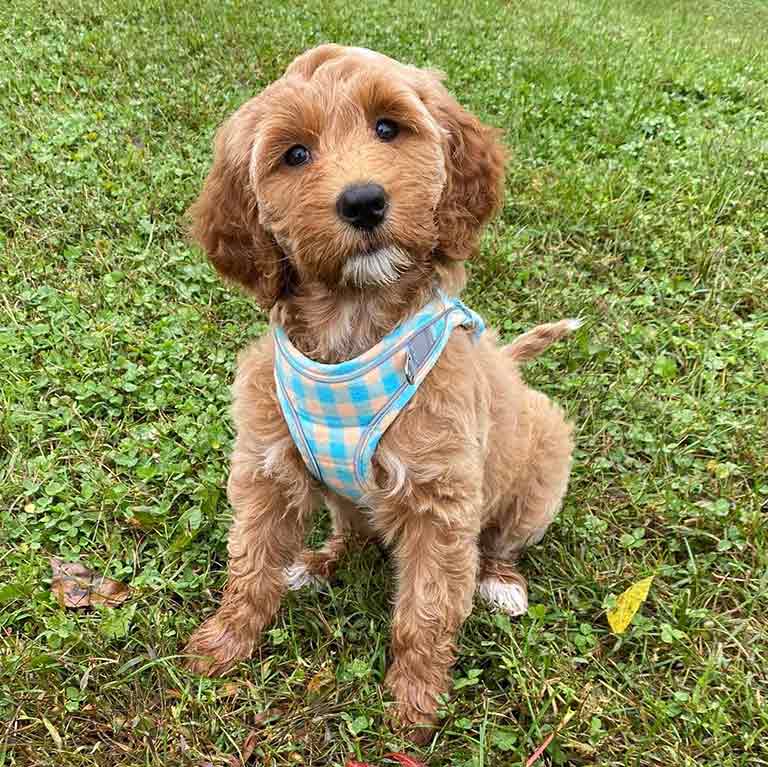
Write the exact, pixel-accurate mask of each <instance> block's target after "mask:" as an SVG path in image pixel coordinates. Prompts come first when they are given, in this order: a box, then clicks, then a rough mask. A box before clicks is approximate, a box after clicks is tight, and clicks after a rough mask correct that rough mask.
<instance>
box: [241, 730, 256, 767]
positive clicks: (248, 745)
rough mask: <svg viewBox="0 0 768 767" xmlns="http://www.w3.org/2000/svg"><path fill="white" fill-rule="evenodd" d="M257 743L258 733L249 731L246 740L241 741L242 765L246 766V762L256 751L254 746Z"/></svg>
mask: <svg viewBox="0 0 768 767" xmlns="http://www.w3.org/2000/svg"><path fill="white" fill-rule="evenodd" d="M258 742H259V733H258V732H256V730H251V731H250V732H249V733H248V735H247V737H246V739H245V740H244V741H243V747H242V748H241V749H240V751H242V754H243V764H246V763H247V762H248V760H249V759H250V758H251V757H252V756H253V752H254V751H255V750H256V745H257V744H258Z"/></svg>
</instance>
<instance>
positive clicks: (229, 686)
mask: <svg viewBox="0 0 768 767" xmlns="http://www.w3.org/2000/svg"><path fill="white" fill-rule="evenodd" d="M242 686H243V685H242V684H240V682H225V683H224V684H223V685H221V687H219V689H218V690H217V693H218V697H219V698H231V697H233V696H234V695H237V694H238V693H239V692H240V690H241V689H242Z"/></svg>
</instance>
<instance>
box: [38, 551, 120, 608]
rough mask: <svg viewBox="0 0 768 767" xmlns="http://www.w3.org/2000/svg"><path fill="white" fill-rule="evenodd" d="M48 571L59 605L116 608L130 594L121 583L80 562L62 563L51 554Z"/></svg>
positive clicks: (52, 589)
mask: <svg viewBox="0 0 768 767" xmlns="http://www.w3.org/2000/svg"><path fill="white" fill-rule="evenodd" d="M51 570H52V571H53V579H52V580H51V591H52V592H53V593H54V595H55V596H56V599H57V600H58V602H59V604H60V605H61V606H62V607H72V608H75V609H81V608H84V607H92V606H94V605H104V606H106V607H117V606H118V605H120V604H122V603H123V602H125V600H126V599H128V597H129V596H130V594H131V591H130V589H129V588H128V586H126V585H125V584H124V583H120V581H114V580H112V579H111V578H105V577H104V576H103V575H99V574H98V573H94V572H93V571H92V570H89V569H88V568H87V567H86V566H85V565H83V564H81V563H80V562H62V561H61V560H60V559H57V558H56V557H51Z"/></svg>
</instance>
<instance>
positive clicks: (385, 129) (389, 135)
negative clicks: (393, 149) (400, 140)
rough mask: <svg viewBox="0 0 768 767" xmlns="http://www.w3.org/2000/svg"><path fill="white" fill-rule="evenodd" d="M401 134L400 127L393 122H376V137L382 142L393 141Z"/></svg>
mask: <svg viewBox="0 0 768 767" xmlns="http://www.w3.org/2000/svg"><path fill="white" fill-rule="evenodd" d="M398 133H400V126H399V125H398V124H397V123H396V122H394V121H393V120H384V119H382V120H376V135H377V136H378V137H379V138H380V139H381V140H382V141H392V139H393V138H394V137H395V136H397V134H398Z"/></svg>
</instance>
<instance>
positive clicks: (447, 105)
mask: <svg viewBox="0 0 768 767" xmlns="http://www.w3.org/2000/svg"><path fill="white" fill-rule="evenodd" d="M425 74H426V76H427V78H426V83H425V87H424V88H423V90H422V92H421V94H420V95H421V98H422V101H423V102H424V104H425V105H426V107H427V109H428V110H429V111H430V113H431V114H432V116H433V117H434V119H435V120H436V121H437V123H438V125H439V126H440V127H441V128H442V130H443V135H444V138H443V151H444V153H445V164H446V171H447V178H446V182H445V187H444V189H443V196H442V198H441V200H440V203H439V205H438V208H437V212H436V217H437V222H438V228H439V235H438V236H439V244H438V250H439V253H440V255H443V256H445V257H447V258H450V259H452V260H457V261H463V260H465V259H468V258H471V257H472V256H473V255H474V254H475V252H476V250H477V242H478V239H479V236H480V232H481V230H482V228H483V226H484V225H485V223H486V222H487V221H488V220H489V219H490V218H491V216H493V214H494V213H495V212H496V211H497V210H498V209H499V207H500V206H501V203H502V200H503V199H504V187H503V184H504V149H503V147H502V145H501V142H500V140H499V133H500V132H499V131H498V130H497V129H496V128H491V127H489V126H487V125H483V123H481V122H480V121H479V120H478V119H477V118H476V117H475V116H474V115H472V114H470V113H469V112H467V110H466V109H464V108H463V107H462V106H461V105H460V104H459V103H458V102H457V101H456V99H454V98H453V96H451V94H450V93H449V92H448V91H447V90H446V88H445V86H444V85H443V84H442V83H441V82H440V79H441V75H440V73H436V72H427V73H425Z"/></svg>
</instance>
